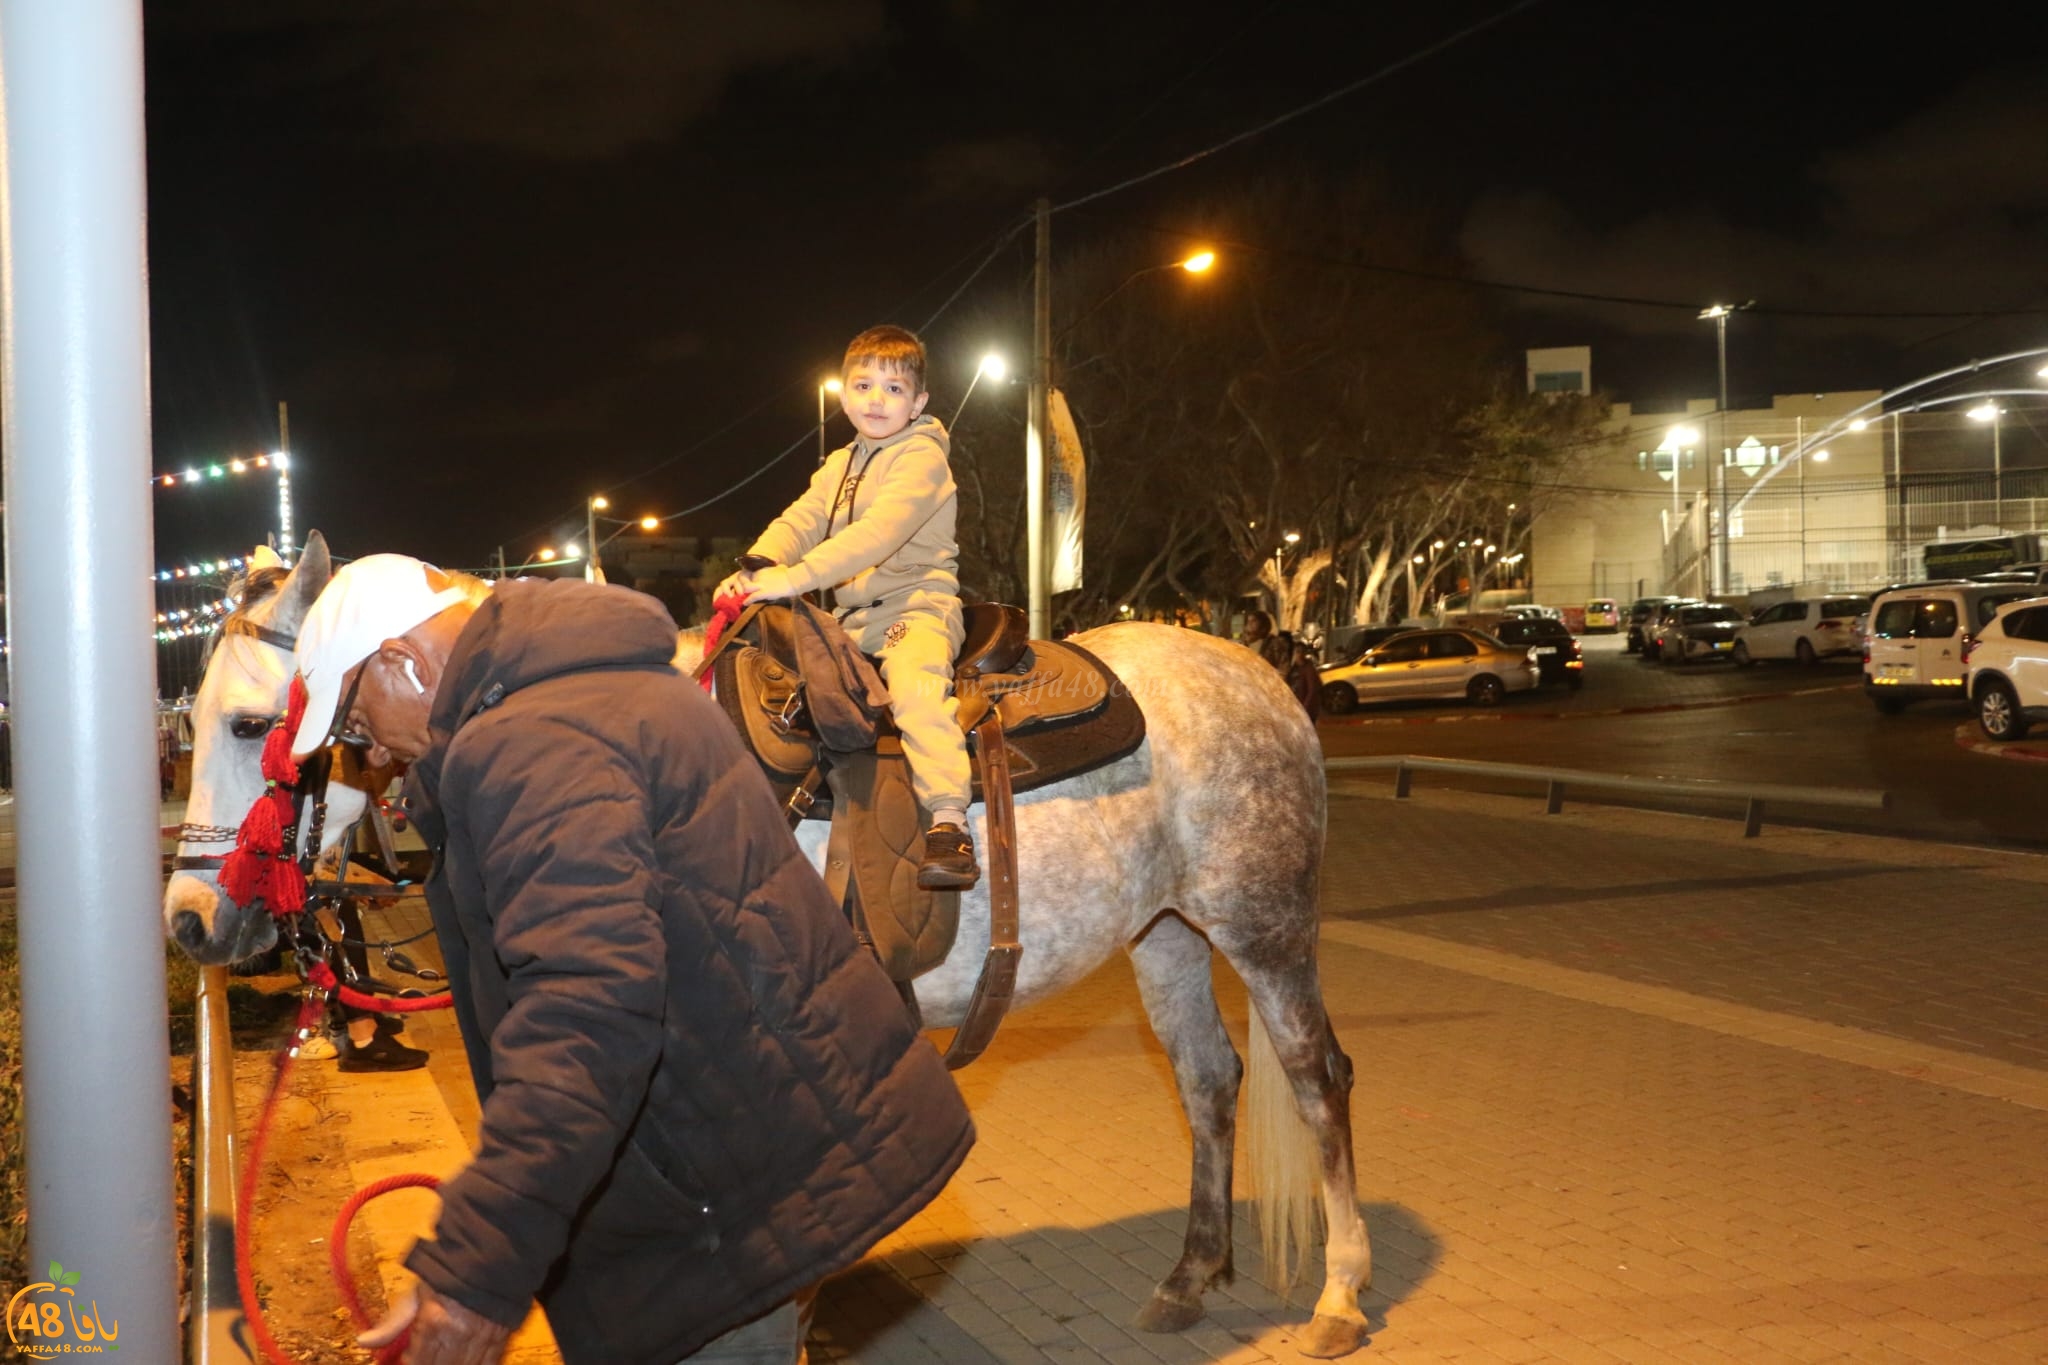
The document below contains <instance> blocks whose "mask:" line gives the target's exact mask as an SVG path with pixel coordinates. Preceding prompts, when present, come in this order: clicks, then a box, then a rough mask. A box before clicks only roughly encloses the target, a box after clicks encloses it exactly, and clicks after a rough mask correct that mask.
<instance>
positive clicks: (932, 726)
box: [842, 592, 974, 819]
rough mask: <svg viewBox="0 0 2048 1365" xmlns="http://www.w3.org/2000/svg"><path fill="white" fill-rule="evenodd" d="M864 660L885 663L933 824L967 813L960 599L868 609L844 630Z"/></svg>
mask: <svg viewBox="0 0 2048 1365" xmlns="http://www.w3.org/2000/svg"><path fill="white" fill-rule="evenodd" d="M842 624H844V625H845V627H846V633H847V634H848V635H850V636H852V637H853V640H854V643H855V644H856V645H858V646H859V647H860V651H861V653H863V654H867V655H871V656H873V657H874V658H877V659H879V660H881V664H882V683H883V685H884V686H886V687H887V688H888V689H889V697H890V700H891V701H892V702H893V703H894V706H895V714H896V728H897V729H898V730H901V731H902V732H903V756H904V757H905V758H907V759H909V760H910V784H911V786H912V787H913V788H914V789H915V790H916V792H917V803H918V804H919V805H921V806H923V807H924V813H925V816H926V818H927V819H929V818H930V817H931V813H932V812H933V811H936V810H944V809H946V808H947V807H956V808H958V809H960V810H963V811H964V810H966V809H967V803H968V800H969V799H970V797H971V796H972V795H973V792H974V783H973V779H972V777H971V776H970V774H969V772H968V767H967V738H966V736H964V735H962V734H961V733H960V703H959V702H957V701H955V700H954V699H953V658H954V656H955V655H956V654H958V653H959V652H960V642H961V640H962V639H964V638H965V635H966V631H965V627H964V626H963V625H962V623H961V618H960V599H959V598H957V597H954V596H953V595H952V594H950V593H929V592H915V593H911V594H909V595H908V597H906V598H905V599H904V600H903V601H902V602H901V603H898V602H889V603H885V604H884V605H882V606H879V607H864V608H862V609H861V610H859V611H856V612H853V613H852V614H851V615H849V616H848V617H847V618H846V619H845V621H844V622H843V623H842Z"/></svg>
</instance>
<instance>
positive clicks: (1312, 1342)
mask: <svg viewBox="0 0 2048 1365" xmlns="http://www.w3.org/2000/svg"><path fill="white" fill-rule="evenodd" d="M1363 1345H1365V1319H1363V1318H1359V1319H1357V1320H1356V1321H1354V1320H1352V1319H1350V1318H1333V1317H1331V1316H1330V1315H1329V1314H1327V1313H1318V1314H1316V1315H1315V1317H1314V1318H1312V1319H1310V1321H1309V1324H1308V1330H1307V1331H1305V1332H1303V1333H1302V1334H1301V1341H1300V1350H1301V1353H1302V1354H1303V1355H1305V1356H1314V1357H1315V1358H1316V1359H1317V1360H1335V1359H1336V1358H1337V1357H1339V1356H1348V1355H1350V1354H1351V1353H1352V1352H1353V1351H1355V1350H1357V1349H1358V1348H1359V1347H1361V1346H1363Z"/></svg>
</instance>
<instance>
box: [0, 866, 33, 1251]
mask: <svg viewBox="0 0 2048 1365" xmlns="http://www.w3.org/2000/svg"><path fill="white" fill-rule="evenodd" d="M18 960H19V954H18V952H17V950H16V947H15V936H14V897H13V896H12V895H8V896H6V897H5V898H4V899H0V1285H18V1284H24V1283H26V1282H27V1277H26V1275H25V1274H24V1273H23V1272H24V1271H25V1270H26V1268H27V1265H28V1210H27V1208H26V1205H25V1203H24V1201H23V1199H22V1170H21V1167H22V1155H21V1149H22V1145H23V1144H22V1131H23V1130H22V1123H21V972H20V969H19V967H18V965H17V963H18Z"/></svg>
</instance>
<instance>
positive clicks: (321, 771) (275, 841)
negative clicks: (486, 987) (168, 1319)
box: [172, 617, 451, 1365]
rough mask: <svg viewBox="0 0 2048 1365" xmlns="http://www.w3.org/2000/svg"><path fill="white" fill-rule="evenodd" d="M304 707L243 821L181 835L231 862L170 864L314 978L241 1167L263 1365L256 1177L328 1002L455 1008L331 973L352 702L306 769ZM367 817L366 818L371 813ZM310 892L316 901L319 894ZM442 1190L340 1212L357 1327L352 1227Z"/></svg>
mask: <svg viewBox="0 0 2048 1365" xmlns="http://www.w3.org/2000/svg"><path fill="white" fill-rule="evenodd" d="M222 630H223V631H224V632H226V633H230V634H236V635H246V636H249V637H251V638H253V639H257V640H261V641H262V642H263V643H265V644H268V645H271V646H272V647H274V648H277V649H281V650H285V651H287V652H289V651H291V650H292V649H293V648H294V647H295V646H296V645H297V643H298V642H297V640H296V639H295V638H294V637H293V636H290V635H287V634H285V633H284V632H282V631H276V630H272V629H270V628H269V627H267V626H261V625H257V624H256V623H254V622H251V621H248V620H245V619H243V618H241V617H230V618H229V619H228V620H227V621H226V622H225V623H223V626H222ZM351 700H352V697H351ZM305 710H306V686H305V683H304V682H303V681H302V680H301V679H299V678H297V677H294V678H293V679H292V683H291V690H290V692H289V693H288V694H287V704H286V707H285V713H284V714H283V715H282V716H279V717H278V718H277V720H276V722H275V723H274V724H273V725H272V727H271V730H270V733H269V735H267V736H266V737H265V739H264V743H263V779H264V790H263V794H262V795H261V796H259V797H258V798H257V799H256V803H255V805H254V806H252V807H251V808H250V811H249V814H248V816H247V818H245V819H244V820H243V821H242V824H241V825H240V826H239V827H238V828H235V829H229V828H227V827H226V826H223V825H193V824H183V825H180V826H179V827H178V836H179V841H180V842H181V843H211V844H222V843H229V842H232V843H233V844H234V848H233V850H232V851H230V852H228V853H226V854H180V855H178V856H177V857H175V858H174V859H173V860H172V867H173V868H174V869H177V870H183V871H202V870H204V871H212V872H214V873H215V874H216V880H217V881H218V883H219V886H220V889H221V892H222V893H223V894H225V895H227V896H230V897H232V898H233V899H234V900H235V901H236V902H237V903H238V904H240V905H242V906H244V907H246V908H250V909H253V908H254V907H255V906H256V905H258V904H259V903H260V904H261V905H262V906H263V908H264V909H266V910H268V911H269V912H270V914H271V917H272V918H273V919H275V920H276V921H277V927H278V937H279V939H280V941H283V940H284V939H286V938H287V937H289V939H290V941H291V945H292V950H293V954H294V956H295V958H296V959H297V962H298V966H299V971H300V975H301V976H303V977H304V979H305V981H306V990H305V998H304V999H303V1000H302V1001H301V1003H300V1005H299V1013H298V1018H297V1021H296V1022H295V1024H294V1026H293V1029H292V1033H291V1036H290V1038H289V1039H287V1041H286V1043H285V1045H284V1047H283V1049H282V1050H281V1051H280V1052H279V1054H278V1057H277V1062H276V1070H275V1073H274V1074H273V1076H272V1078H271V1084H270V1090H269V1093H268V1094H267V1095H265V1097H264V1100H263V1107H262V1110H261V1111H260V1113H259V1115H258V1117H257V1121H256V1127H255V1130H254V1132H253V1133H252V1134H251V1138H250V1143H249V1152H248V1157H247V1160H246V1162H245V1163H244V1165H243V1168H242V1178H241V1181H240V1183H239V1185H238V1186H237V1190H236V1201H235V1202H236V1208H235V1267H236V1271H235V1279H236V1287H237V1289H238V1290H239V1292H240V1295H241V1300H242V1313H243V1316H244V1317H245V1318H246V1320H247V1321H248V1324H249V1330H250V1335H251V1337H252V1339H253V1341H254V1344H255V1346H256V1347H257V1349H258V1350H259V1351H261V1352H262V1354H263V1356H264V1357H265V1358H266V1359H267V1360H269V1361H271V1362H273V1365H290V1362H289V1360H288V1358H287V1357H286V1356H285V1355H284V1353H283V1351H282V1349H281V1348H280V1347H279V1346H278V1344H277V1341H276V1339H275V1338H274V1337H273V1336H272V1335H271V1333H270V1328H269V1325H268V1323H267V1321H266V1320H265V1318H264V1315H263V1307H262V1304H261V1303H260V1301H259V1300H258V1298H257V1294H256V1276H255V1254H254V1240H255V1235H254V1221H255V1218H254V1215H255V1199H256V1187H257V1180H258V1174H259V1172H260V1171H261V1169H262V1162H263V1154H264V1150H265V1148H266V1147H267V1146H268V1144H269V1139H270V1129H271V1124H272V1121H273V1119H274V1118H275V1116H276V1113H277V1106H278V1102H279V1101H280V1100H281V1099H282V1098H283V1096H284V1095H285V1093H286V1091H287V1090H288V1088H289V1082H290V1078H291V1073H292V1067H293V1065H294V1063H295V1062H296V1061H297V1060H298V1055H299V1047H300V1045H301V1044H302V1043H304V1042H305V1041H306V1040H307V1039H308V1038H310V1037H312V1036H313V1031H314V1029H315V1028H316V1026H317V1025H318V1022H319V1020H320V1017H321V1015H322V1014H323V1013H324V1012H325V1010H326V1008H327V1001H328V998H329V996H330V995H331V996H333V997H335V998H338V999H339V1000H340V1001H341V1002H342V1003H343V1004H344V1005H347V1006H350V1007H351V1008H354V1009H359V1010H368V1011H374V1012H379V1013H413V1012H418V1011H423V1010H432V1009H444V1008H446V1007H447V1006H448V1004H449V1003H450V1000H451V997H450V996H449V994H448V993H447V992H445V991H444V992H442V993H440V994H437V995H425V996H423V995H411V996H402V997H399V998H392V997H387V996H379V995H373V994H368V993H365V992H363V991H360V990H357V989H355V988H354V987H353V986H351V985H348V984H345V983H344V982H343V981H342V980H341V979H340V978H339V977H337V975H336V974H335V971H334V967H333V966H332V964H331V963H330V961H329V955H330V951H331V950H333V949H338V948H339V947H340V946H342V945H343V944H346V943H348V942H349V940H348V939H347V938H346V936H345V935H344V936H343V937H342V938H341V939H340V940H339V941H331V940H329V939H328V938H327V937H326V936H325V935H324V934H323V933H322V932H321V930H320V928H319V926H318V924H317V922H316V916H315V915H314V914H313V913H312V912H311V911H310V909H309V902H311V903H321V902H329V901H339V900H342V899H345V898H346V897H345V891H346V886H347V883H346V881H337V882H336V883H334V884H333V885H335V886H336V887H338V888H340V889H341V891H342V892H343V894H341V895H329V894H326V892H327V889H328V884H325V883H316V882H315V881H314V880H313V873H314V869H315V866H316V865H317V863H318V861H319V856H320V846H321V840H320V836H321V834H322V833H323V832H324V831H325V829H326V825H327V788H328V779H329V777H330V775H331V773H332V770H333V747H334V744H335V742H336V737H335V733H334V731H335V730H336V729H338V728H339V726H340V725H341V723H342V721H341V719H340V717H342V716H346V714H347V706H346V705H344V706H343V707H342V708H341V711H340V715H339V716H338V717H337V719H336V720H335V721H334V722H333V724H332V726H331V727H330V729H329V731H328V734H327V736H326V741H327V742H326V743H325V744H323V745H322V746H321V748H320V750H319V752H318V753H317V754H315V755H314V757H312V758H310V759H308V760H307V761H306V762H305V763H304V764H300V763H296V762H294V761H293V760H292V755H291V744H292V739H293V737H294V736H295V735H296V734H297V733H298V727H299V723H300V721H301V720H302V719H303V718H304V716H305ZM364 813H365V815H367V814H368V807H367V806H366V807H365V810H364ZM357 824H358V825H359V824H360V820H359V821H358V822H357ZM355 828H356V826H354V825H352V826H350V829H349V830H348V831H344V834H343V838H344V839H345V840H350V839H351V836H352V833H353V831H354V829H355ZM302 831H303V837H302ZM351 841H352V840H351ZM344 846H345V845H344ZM345 857H346V855H345V854H344V858H345ZM314 892H318V893H320V894H312V893H314ZM425 932H431V931H430V930H429V931H425ZM425 932H423V933H421V934H415V935H413V936H412V937H411V938H407V939H403V940H400V942H403V943H411V942H413V941H415V940H416V939H419V938H423V937H425ZM362 946H365V947H367V946H368V945H362ZM379 946H380V947H381V948H382V950H383V952H384V956H385V960H386V962H391V961H392V960H393V958H394V956H397V957H403V954H397V953H396V951H395V950H396V948H397V946H398V945H397V944H396V943H390V942H386V943H383V944H381V945H379ZM340 956H341V958H342V965H343V968H344V970H346V972H347V973H348V975H349V977H350V978H351V979H352V980H353V979H359V978H357V976H356V972H355V968H354V966H353V964H351V963H349V962H348V960H347V955H346V954H340ZM409 965H410V964H409V963H408V966H409ZM412 970H413V974H414V975H417V976H420V977H421V979H423V980H424V979H426V978H425V976H424V974H422V973H420V972H419V971H418V969H416V968H415V969H412ZM440 1183H441V1182H440V1180H439V1179H438V1178H437V1177H435V1176H432V1175H427V1174H419V1173H415V1174H407V1175H397V1176H391V1177H389V1178H387V1179H384V1180H379V1181H377V1182H375V1183H374V1184H372V1185H369V1186H367V1187H365V1188H364V1189H361V1190H358V1191H357V1192H356V1193H355V1194H354V1195H353V1196H352V1197H351V1198H350V1199H349V1200H348V1201H347V1203H346V1204H344V1205H343V1206H342V1209H341V1211H340V1213H339V1215H338V1216H337V1217H336V1219H335V1222H334V1226H333V1228H332V1229H331V1231H330V1232H329V1235H328V1241H329V1260H330V1263H331V1267H332V1269H333V1271H334V1275H335V1280H336V1283H337V1285H338V1287H339V1289H340V1292H341V1296H342V1299H343V1301H344V1303H345V1304H346V1306H347V1309H348V1312H349V1316H350V1317H351V1319H353V1321H354V1322H355V1324H356V1326H357V1328H358V1329H359V1330H367V1329H368V1328H370V1327H371V1326H372V1325H373V1323H372V1321H371V1319H370V1316H369V1314H368V1313H367V1311H365V1309H364V1308H363V1305H362V1300H361V1297H360V1295H359V1294H358V1293H357V1291H356V1286H355V1283H354V1279H353V1277H352V1276H351V1275H350V1273H349V1269H348V1257H347V1251H346V1247H347V1240H348V1229H349V1225H350V1223H351V1222H352V1221H353V1220H354V1218H355V1215H356V1213H357V1212H358V1211H359V1210H360V1209H361V1208H362V1207H363V1206H364V1205H365V1204H367V1203H369V1202H370V1201H371V1200H372V1199H375V1198H378V1197H379V1196H381V1195H385V1194H389V1193H391V1192H392V1191H394V1190H400V1189H436V1188H438V1187H439V1186H440ZM411 1335H412V1334H411V1332H410V1330H407V1331H406V1332H404V1333H401V1334H400V1335H399V1337H398V1339H397V1340H396V1341H394V1342H392V1343H391V1344H390V1345H389V1346H386V1347H385V1348H384V1349H382V1350H381V1351H379V1352H377V1355H376V1359H377V1360H378V1361H379V1362H382V1363H383V1365H396V1362H397V1361H399V1360H400V1359H401V1358H402V1357H403V1356H404V1354H405V1350H406V1346H407V1343H408V1341H409V1340H410V1338H411Z"/></svg>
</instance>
